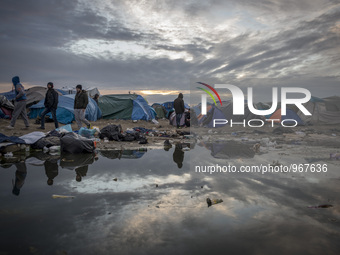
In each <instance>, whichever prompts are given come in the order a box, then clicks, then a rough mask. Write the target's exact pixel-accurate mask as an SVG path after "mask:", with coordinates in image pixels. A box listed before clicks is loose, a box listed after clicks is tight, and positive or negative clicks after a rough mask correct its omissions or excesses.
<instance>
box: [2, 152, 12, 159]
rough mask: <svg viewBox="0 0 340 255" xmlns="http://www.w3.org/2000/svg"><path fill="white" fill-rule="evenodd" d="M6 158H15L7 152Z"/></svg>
mask: <svg viewBox="0 0 340 255" xmlns="http://www.w3.org/2000/svg"><path fill="white" fill-rule="evenodd" d="M4 156H5V158H11V157H13V153H12V152H7V153H6V154H5V155H4Z"/></svg>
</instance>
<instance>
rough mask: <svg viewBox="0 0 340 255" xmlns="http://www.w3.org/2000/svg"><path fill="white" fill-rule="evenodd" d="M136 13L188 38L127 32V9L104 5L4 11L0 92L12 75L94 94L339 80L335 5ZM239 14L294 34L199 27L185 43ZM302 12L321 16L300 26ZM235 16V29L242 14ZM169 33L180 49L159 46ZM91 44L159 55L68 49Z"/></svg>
mask: <svg viewBox="0 0 340 255" xmlns="http://www.w3.org/2000/svg"><path fill="white" fill-rule="evenodd" d="M138 3H139V2H136V4H135V5H136V6H138V7H139V8H141V9H142V10H143V11H145V13H150V15H151V14H152V13H153V12H154V11H156V10H157V13H161V14H162V15H164V18H168V17H172V16H174V17H177V16H178V17H182V18H183V20H186V21H187V22H188V24H189V26H188V27H187V28H186V27H185V26H184V25H183V24H181V23H178V27H176V29H179V32H178V31H177V32H174V31H173V29H172V28H171V27H167V26H163V27H162V26H156V27H153V28H152V29H150V28H148V29H147V28H144V27H143V26H142V25H139V24H138V20H137V21H136V20H134V21H133V22H132V23H128V22H129V19H130V17H131V18H133V15H134V14H133V13H131V11H130V9H129V8H131V6H128V5H127V3H125V2H120V3H118V2H115V1H114V2H112V4H113V5H114V6H115V8H112V9H110V10H109V11H108V13H109V17H108V15H107V13H106V14H105V13H103V12H102V10H101V9H100V8H97V9H96V8H95V7H93V6H92V7H91V6H90V5H87V4H84V3H83V2H82V3H79V2H77V1H17V2H13V1H3V2H2V6H1V10H0V21H1V23H0V32H1V37H0V38H1V40H0V52H1V57H2V61H1V64H0V68H1V72H0V83H9V81H10V79H11V77H12V76H13V75H20V76H21V77H22V78H23V81H24V82H28V83H30V84H37V85H45V83H46V81H49V80H53V81H55V82H57V83H59V84H60V86H65V85H68V86H69V85H73V84H75V83H79V82H83V83H88V84H89V85H95V86H98V87H99V88H100V89H109V88H117V89H125V88H126V89H128V90H130V89H131V90H139V89H148V90H150V89H169V88H171V89H172V90H174V89H183V88H189V79H190V78H193V77H207V78H217V77H218V79H220V80H222V81H223V80H225V79H226V78H228V80H231V81H233V82H235V83H237V82H238V79H237V76H238V75H239V74H240V73H242V72H245V73H250V76H249V77H248V78H250V77H256V76H257V75H258V74H260V75H265V76H266V77H271V78H277V79H283V78H286V77H292V76H294V77H299V75H300V74H305V75H310V74H313V75H314V76H325V77H326V78H327V77H331V79H330V80H332V84H333V82H334V81H336V80H337V79H338V76H339V71H338V69H339V64H338V63H339V61H338V60H339V56H338V54H335V53H336V52H338V49H339V46H338V45H339V44H338V42H339V28H337V26H338V25H337V21H338V19H337V17H338V16H339V15H340V10H339V7H337V5H335V4H333V7H332V1H324V2H323V1H321V0H320V1H313V4H311V3H310V1H303V2H300V1H299V2H298V3H297V2H296V1H278V0H262V1H260V2H256V5H255V4H254V3H253V2H252V1H242V2H234V1H209V2H206V1H198V2H197V1H191V2H185V3H178V2H177V1H176V2H175V1H165V2H162V3H161V4H160V3H156V2H155V3H149V2H148V3H143V4H142V3H139V4H138ZM94 5H95V6H96V5H99V3H94ZM241 5H242V6H241ZM132 6H133V5H132ZM316 6H318V8H316ZM241 7H242V8H241ZM233 8H234V9H235V10H236V13H231V14H230V13H229V14H228V13H227V11H229V10H233ZM322 9H327V10H326V11H322ZM243 10H244V11H245V13H247V12H249V13H250V15H252V17H255V18H256V17H259V18H263V17H265V18H267V19H268V20H270V18H273V22H274V23H275V22H276V19H275V16H278V17H280V18H279V20H282V21H287V23H289V22H290V21H291V19H296V22H295V25H294V26H293V25H291V24H290V25H287V26H278V24H275V25H273V26H272V27H271V25H272V24H266V25H267V26H268V27H267V28H266V29H267V30H261V26H259V27H258V28H255V29H254V28H252V29H249V28H247V29H245V30H244V31H243V32H238V33H237V34H236V35H235V34H234V35H232V33H229V29H231V28H233V26H234V25H232V26H231V28H227V30H226V31H225V32H222V33H221V34H220V35H218V34H216V33H214V32H215V31H214V26H212V27H211V32H209V31H207V29H206V28H207V27H205V29H206V30H204V31H205V32H197V33H193V35H192V34H190V33H189V32H190V31H191V30H192V29H196V28H199V27H200V26H201V25H204V22H205V21H204V20H205V19H206V20H210V19H214V18H216V19H217V20H218V21H216V22H217V23H216V25H219V23H218V22H219V21H223V20H228V19H229V18H233V17H234V16H235V15H236V16H237V15H238V13H239V12H240V11H243ZM224 11H225V12H226V13H224ZM308 11H313V12H314V13H316V11H319V12H318V13H319V14H318V15H314V16H315V17H316V18H309V19H308V20H307V19H306V21H305V20H304V18H303V16H304V15H305V14H306V13H308ZM215 12H216V15H215ZM271 13H272V14H271ZM224 14H225V17H224V16H223V15H224ZM299 14H300V15H299ZM176 15H177V16H176ZM230 15H231V16H230ZM242 15H243V16H242ZM242 15H241V16H239V18H240V19H241V20H240V22H242V21H243V18H242V17H245V16H244V15H246V14H242ZM256 15H258V16H256ZM270 15H272V16H270ZM215 16H216V17H215ZM122 17H125V18H122ZM201 17H202V19H201ZM292 17H293V18H292ZM296 17H298V18H296ZM137 18H140V17H137ZM146 18H147V17H146ZM251 20H254V18H252V19H251ZM159 21H160V22H161V21H162V19H160V20H159ZM131 24H133V25H131ZM255 25H256V24H255ZM255 25H254V26H255ZM333 28H335V29H333ZM181 29H184V30H183V31H180V30H181ZM185 29H187V31H188V34H186V33H185V31H186V30H185ZM208 30H209V29H208ZM197 31H201V30H197ZM202 31H203V30H202ZM236 31H237V30H236ZM167 32H170V34H171V33H173V34H171V36H172V37H173V38H174V39H178V40H179V41H180V42H182V41H181V40H182V39H183V38H184V40H183V42H182V43H176V44H172V43H171V38H170V40H169V34H168V35H167V36H164V35H165V34H167ZM177 37H178V38H177ZM91 39H94V40H102V41H103V42H104V43H106V44H107V45H111V44H110V43H111V42H117V41H119V42H122V43H125V42H126V43H129V42H132V43H133V44H135V45H142V46H143V47H145V49H147V50H151V51H155V52H167V54H165V55H158V56H157V57H155V56H154V55H153V54H152V53H151V54H150V53H149V51H148V53H145V54H144V55H138V54H136V53H135V52H131V53H130V52H129V51H128V50H127V51H126V52H124V53H123V54H125V53H127V54H130V55H131V56H130V57H128V58H125V57H121V56H120V55H112V53H111V52H110V49H109V50H107V52H105V51H103V53H102V54H101V55H100V56H99V55H97V56H96V55H95V54H91V53H87V52H86V47H87V46H86V45H85V46H79V45H78V46H74V43H75V42H77V41H79V40H84V41H86V40H91ZM72 45H73V50H72V51H71V50H70V48H69V47H70V46H72ZM74 47H78V48H74ZM93 47H99V48H100V47H101V46H100V45H99V46H96V45H95V46H93ZM112 47H115V46H112ZM74 50H75V51H74ZM77 50H79V52H78V51H77ZM182 53H183V54H184V55H187V56H189V57H191V58H192V60H187V59H186V60H184V59H181V58H179V59H173V58H170V56H172V54H182ZM105 56H107V57H105ZM310 57H313V58H315V59H313V61H314V62H310V61H312V60H309V58H310ZM304 61H309V62H306V63H304ZM317 63H322V64H323V66H320V65H318V64H317ZM298 66H299V68H298V69H296V68H295V67H298ZM283 70H284V72H283ZM279 76H280V78H278V77H279ZM246 78H247V76H246ZM326 78H325V81H327V79H326ZM328 80H329V79H328ZM302 83H303V82H302ZM306 84H307V83H306ZM308 86H316V85H313V84H312V85H311V84H309V85H308Z"/></svg>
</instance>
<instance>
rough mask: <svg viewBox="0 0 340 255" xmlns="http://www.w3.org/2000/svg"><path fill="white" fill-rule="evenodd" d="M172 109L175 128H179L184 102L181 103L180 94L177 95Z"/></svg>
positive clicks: (181, 97)
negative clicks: (173, 110) (174, 116)
mask: <svg viewBox="0 0 340 255" xmlns="http://www.w3.org/2000/svg"><path fill="white" fill-rule="evenodd" d="M174 108H175V113H176V124H177V128H179V127H180V122H181V118H182V115H183V113H184V101H183V94H182V93H179V95H178V97H177V98H176V99H175V101H174Z"/></svg>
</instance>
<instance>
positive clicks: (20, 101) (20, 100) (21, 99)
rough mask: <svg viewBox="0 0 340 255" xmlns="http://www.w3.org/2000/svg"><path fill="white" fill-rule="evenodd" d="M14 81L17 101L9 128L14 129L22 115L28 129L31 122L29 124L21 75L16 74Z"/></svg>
mask: <svg viewBox="0 0 340 255" xmlns="http://www.w3.org/2000/svg"><path fill="white" fill-rule="evenodd" d="M12 83H13V86H14V89H15V95H16V96H15V99H14V100H15V103H14V110H13V113H12V120H11V123H10V125H9V126H8V127H7V128H8V129H13V128H14V125H15V122H16V120H17V118H18V117H19V116H21V117H22V119H23V120H24V123H25V126H26V127H25V128H23V129H28V128H29V126H30V124H29V121H28V117H27V112H26V99H27V98H26V93H25V89H24V86H22V84H21V83H20V78H19V76H14V77H13V78H12Z"/></svg>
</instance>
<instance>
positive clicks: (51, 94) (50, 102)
mask: <svg viewBox="0 0 340 255" xmlns="http://www.w3.org/2000/svg"><path fill="white" fill-rule="evenodd" d="M44 105H45V110H44V111H43V112H42V113H41V126H40V127H38V128H39V129H45V115H46V114H47V113H49V112H50V113H52V118H53V120H54V126H55V128H58V127H59V124H58V120H57V108H58V93H57V91H55V90H54V88H53V83H52V82H49V83H47V92H46V96H45V102H44Z"/></svg>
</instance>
